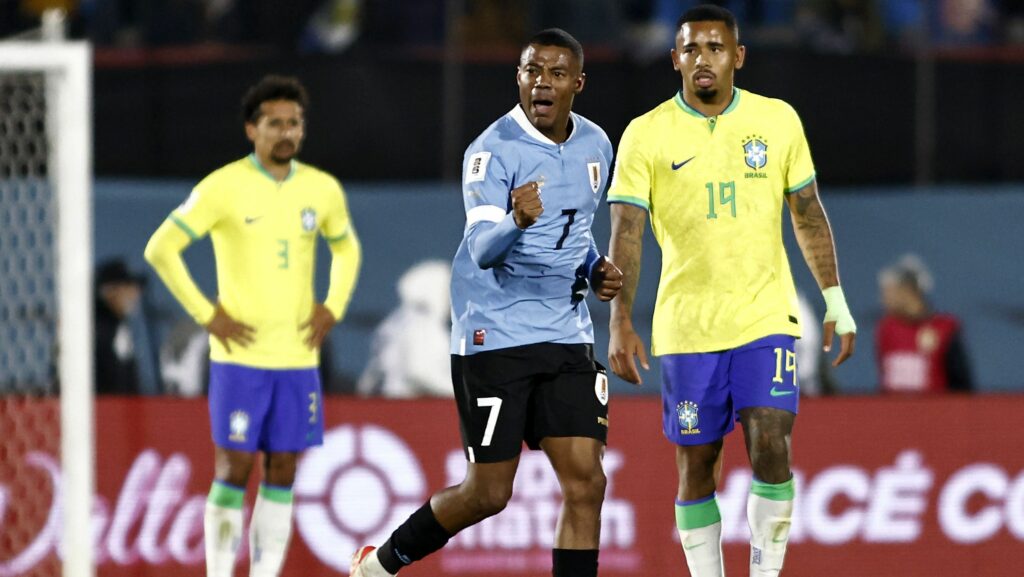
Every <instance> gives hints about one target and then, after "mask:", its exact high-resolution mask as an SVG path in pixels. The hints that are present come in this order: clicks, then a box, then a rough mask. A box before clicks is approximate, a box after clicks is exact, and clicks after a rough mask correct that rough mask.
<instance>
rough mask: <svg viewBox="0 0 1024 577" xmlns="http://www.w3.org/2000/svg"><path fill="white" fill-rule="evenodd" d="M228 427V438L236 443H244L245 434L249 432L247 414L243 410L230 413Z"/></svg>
mask: <svg viewBox="0 0 1024 577" xmlns="http://www.w3.org/2000/svg"><path fill="white" fill-rule="evenodd" d="M228 427H229V428H230V429H231V436H229V437H228V439H229V440H231V441H234V442H236V443H244V442H245V435H246V433H248V432H249V415H248V414H246V412H245V411H235V412H233V413H231V418H230V420H229V424H228Z"/></svg>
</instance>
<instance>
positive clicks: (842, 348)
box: [821, 321, 857, 367]
mask: <svg viewBox="0 0 1024 577" xmlns="http://www.w3.org/2000/svg"><path fill="white" fill-rule="evenodd" d="M836 324H837V323H836V321H826V322H825V324H824V325H823V326H824V328H825V330H823V331H822V335H821V343H822V345H823V348H824V349H825V352H826V353H827V352H829V351H831V350H832V340H833V336H834V335H835V334H836ZM856 345H857V333H855V332H853V331H851V332H848V333H845V334H840V335H839V356H837V357H836V359H835V360H834V361H832V366H833V367H838V366H839V365H841V364H843V361H845V360H846V359H848V358H850V357H852V356H853V349H854V348H856Z"/></svg>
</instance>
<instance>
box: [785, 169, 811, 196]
mask: <svg viewBox="0 0 1024 577" xmlns="http://www.w3.org/2000/svg"><path fill="white" fill-rule="evenodd" d="M816 176H817V174H815V173H813V172H812V173H811V175H810V176H808V177H807V179H806V180H804V181H803V182H801V183H799V184H797V185H796V186H791V187H789V188H787V189H786V194H793V193H794V192H796V191H798V190H800V189H801V188H803V187H805V186H807V185H808V184H810V183H812V182H814V178H815V177H816Z"/></svg>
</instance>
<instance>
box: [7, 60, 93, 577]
mask: <svg viewBox="0 0 1024 577" xmlns="http://www.w3.org/2000/svg"><path fill="white" fill-rule="evenodd" d="M91 66H92V65H91V52H90V49H89V47H88V46H87V45H85V44H81V43H58V42H0V576H4V577H6V576H8V575H10V576H15V575H56V574H60V573H62V574H63V575H64V576H65V577H80V576H81V577H91V576H92V575H94V568H93V558H92V557H93V551H92V543H91V530H90V513H91V507H92V499H93V490H94V485H95V481H94V448H93V438H94V432H93V428H94V423H93V376H92V374H93V373H92V370H93V369H92V339H93V332H92V307H93V303H92V294H93V291H92V271H91V269H92V261H93V258H92V192H91V190H92V170H91V166H92V154H91V147H92V134H91V114H92V111H91V106H90V103H91V87H90V83H91Z"/></svg>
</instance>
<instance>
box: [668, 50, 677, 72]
mask: <svg viewBox="0 0 1024 577" xmlns="http://www.w3.org/2000/svg"><path fill="white" fill-rule="evenodd" d="M669 54H671V55H672V70H675V71H676V72H679V53H678V52H676V49H675V48H673V49H672V50H670V51H669Z"/></svg>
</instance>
